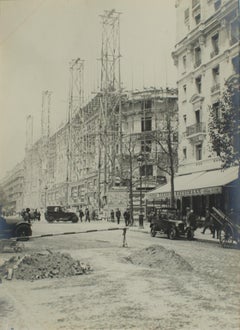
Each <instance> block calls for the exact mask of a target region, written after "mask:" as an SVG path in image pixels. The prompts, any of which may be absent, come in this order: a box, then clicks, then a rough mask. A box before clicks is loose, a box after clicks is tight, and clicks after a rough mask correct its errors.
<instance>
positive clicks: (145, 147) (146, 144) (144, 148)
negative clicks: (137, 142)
mask: <svg viewBox="0 0 240 330" xmlns="http://www.w3.org/2000/svg"><path fill="white" fill-rule="evenodd" d="M151 151H152V141H151V140H146V141H144V140H143V141H141V152H144V153H145V152H151Z"/></svg>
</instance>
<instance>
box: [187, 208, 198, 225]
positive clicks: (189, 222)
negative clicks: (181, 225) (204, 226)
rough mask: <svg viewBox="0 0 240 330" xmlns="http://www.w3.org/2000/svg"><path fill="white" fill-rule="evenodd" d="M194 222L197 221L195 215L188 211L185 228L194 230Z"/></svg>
mask: <svg viewBox="0 0 240 330" xmlns="http://www.w3.org/2000/svg"><path fill="white" fill-rule="evenodd" d="M196 220H197V219H196V215H195V213H194V212H193V210H190V211H189V213H188V214H187V219H186V223H187V227H191V228H196Z"/></svg>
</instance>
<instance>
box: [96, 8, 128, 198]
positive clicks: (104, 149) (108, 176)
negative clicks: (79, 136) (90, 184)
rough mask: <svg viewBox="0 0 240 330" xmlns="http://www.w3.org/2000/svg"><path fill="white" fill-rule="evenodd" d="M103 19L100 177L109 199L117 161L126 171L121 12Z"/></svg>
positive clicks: (104, 191)
mask: <svg viewBox="0 0 240 330" xmlns="http://www.w3.org/2000/svg"><path fill="white" fill-rule="evenodd" d="M101 19H102V49H101V86H100V96H101V99H100V108H101V109H100V123H99V137H100V139H99V140H100V143H99V148H100V150H99V171H100V173H99V176H98V177H99V187H100V185H103V196H102V197H104V198H106V194H107V191H108V189H109V187H111V186H113V185H114V184H115V167H116V159H118V163H119V167H120V171H121V169H122V114H121V112H122V111H121V74H120V58H121V55H120V13H119V12H116V11H115V10H114V9H113V10H111V11H104V14H103V15H101ZM101 174H102V175H101ZM102 176H103V178H102ZM99 190H100V189H99ZM99 201H100V196H99Z"/></svg>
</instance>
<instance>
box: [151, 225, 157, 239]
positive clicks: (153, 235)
mask: <svg viewBox="0 0 240 330" xmlns="http://www.w3.org/2000/svg"><path fill="white" fill-rule="evenodd" d="M150 234H151V236H152V237H155V236H156V234H157V232H156V230H155V228H154V227H151V232H150Z"/></svg>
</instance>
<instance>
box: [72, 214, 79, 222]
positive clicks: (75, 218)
mask: <svg viewBox="0 0 240 330" xmlns="http://www.w3.org/2000/svg"><path fill="white" fill-rule="evenodd" d="M71 220H72V222H73V223H76V222H78V217H77V216H76V215H74V216H72V218H71Z"/></svg>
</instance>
